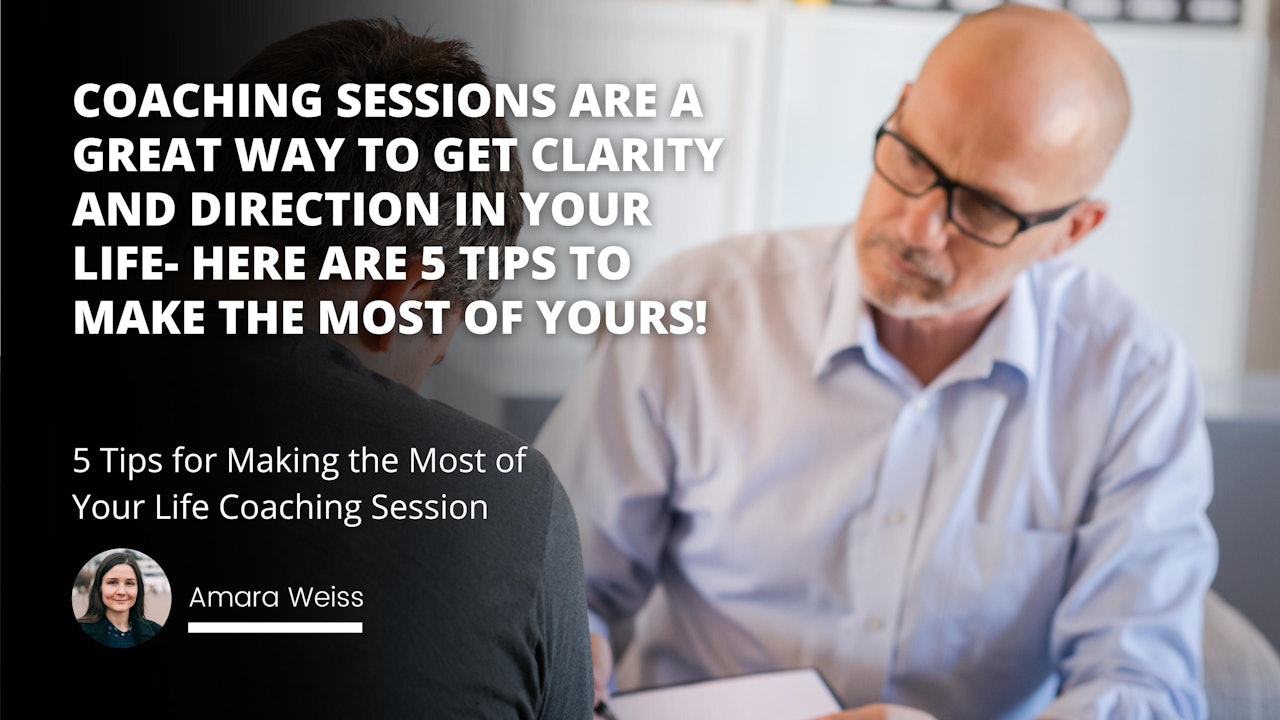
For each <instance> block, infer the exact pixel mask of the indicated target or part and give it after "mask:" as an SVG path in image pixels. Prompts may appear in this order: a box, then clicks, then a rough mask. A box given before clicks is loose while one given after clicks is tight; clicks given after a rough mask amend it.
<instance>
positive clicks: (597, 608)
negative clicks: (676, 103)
mask: <svg viewBox="0 0 1280 720" xmlns="http://www.w3.org/2000/svg"><path fill="white" fill-rule="evenodd" d="M661 344H662V340H660V339H654V338H633V337H630V336H609V337H605V338H604V339H603V340H602V341H601V344H600V346H599V347H598V348H597V349H596V352H595V354H594V356H593V357H592V359H591V362H590V363H589V365H588V367H587V370H586V372H585V373H584V375H583V377H582V378H581V379H580V381H579V382H578V384H577V386H576V387H575V388H574V389H573V390H572V391H571V392H570V393H569V394H568V395H566V396H565V398H564V399H563V400H561V402H560V404H559V405H558V406H557V407H556V409H555V411H554V412H553V413H552V415H551V417H550V418H549V419H548V421H547V424H546V425H545V426H544V427H543V430H542V432H541V433H540V434H539V436H538V439H537V441H536V443H535V444H536V445H537V447H538V448H539V450H541V451H542V452H543V454H545V455H546V456H547V458H548V459H549V460H550V461H551V464H552V466H553V467H555V469H556V472H557V473H559V474H560V477H561V478H562V479H563V481H564V484H565V488H566V490H567V491H568V493H569V497H570V498H571V499H572V501H573V505H574V511H575V512H576V514H577V517H578V531H579V536H580V537H581V539H582V552H583V563H584V570H585V574H586V585H587V606H588V608H589V610H590V615H591V618H590V621H591V631H592V632H596V633H601V634H604V635H605V636H606V637H608V636H609V633H608V626H609V625H612V624H616V623H619V622H622V621H625V620H629V619H630V618H631V617H632V616H633V615H634V614H635V613H636V612H637V611H638V610H639V608H640V606H641V605H643V603H644V601H645V599H646V598H647V597H648V595H649V592H650V591H651V590H652V588H653V586H654V584H655V583H656V582H657V578H658V568H659V563H660V559H661V556H662V553H663V551H664V548H665V546H666V543H667V539H668V535H669V534H670V530H671V525H672V521H671V513H670V503H669V500H668V493H669V487H670V476H671V468H672V462H673V460H672V452H671V448H670V445H669V443H668V442H667V441H666V438H665V435H664V432H663V430H662V427H661V422H660V415H661V409H660V407H659V398H658V397H657V395H656V394H655V392H654V388H653V387H652V385H651V384H649V381H650V374H651V370H652V367H653V364H654V360H653V357H654V355H655V350H654V347H655V346H657V345H661Z"/></svg>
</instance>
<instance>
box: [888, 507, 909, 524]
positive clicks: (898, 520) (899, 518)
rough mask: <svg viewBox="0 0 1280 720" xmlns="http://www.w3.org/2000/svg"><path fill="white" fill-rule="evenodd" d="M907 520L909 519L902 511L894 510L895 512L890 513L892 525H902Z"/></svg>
mask: <svg viewBox="0 0 1280 720" xmlns="http://www.w3.org/2000/svg"><path fill="white" fill-rule="evenodd" d="M906 519H907V514H906V513H904V512H902V511H901V510H894V511H893V512H891V513H889V524H890V525H901V524H902V522H903V521H904V520H906Z"/></svg>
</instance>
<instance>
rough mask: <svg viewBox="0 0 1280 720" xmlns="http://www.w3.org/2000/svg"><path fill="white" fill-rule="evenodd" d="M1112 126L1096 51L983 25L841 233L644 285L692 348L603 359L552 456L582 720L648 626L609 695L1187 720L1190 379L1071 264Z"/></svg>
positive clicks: (802, 237) (547, 442)
mask: <svg viewBox="0 0 1280 720" xmlns="http://www.w3.org/2000/svg"><path fill="white" fill-rule="evenodd" d="M1128 115H1129V103H1128V95H1127V91H1126V89H1125V84H1124V80H1123V78H1122V76H1121V74H1120V71H1119V69H1118V68H1117V66H1116V64H1115V62H1114V60H1113V59H1112V58H1111V56H1110V55H1109V54H1108V53H1107V51H1106V50H1105V49H1104V48H1103V47H1102V46H1101V45H1100V44H1099V42H1098V40H1097V39H1096V38H1095V37H1094V35H1093V33H1092V32H1091V30H1090V29H1089V27H1088V26H1087V25H1086V24H1084V23H1083V22H1081V21H1079V20H1077V19H1075V18H1074V17H1072V16H1070V15H1067V14H1065V13H1062V12H1055V11H1048V10H1042V9H1036V8H1032V7H1027V6H1017V5H1006V6H1002V7H1000V8H997V9H995V10H991V11H988V12H985V13H982V14H979V15H975V16H971V17H969V18H967V19H965V20H963V21H962V22H960V23H959V24H958V25H957V26H956V28H955V29H954V30H953V31H952V32H951V33H950V34H949V35H948V36H947V37H946V38H945V39H944V40H942V42H940V43H939V44H938V46H937V47H936V48H935V49H934V51H933V52H932V53H931V54H930V55H929V57H928V59H927V61H926V62H925V64H924V66H923V68H922V69H921V71H920V73H919V75H918V78H917V80H916V81H915V82H914V83H910V84H908V85H907V86H906V87H904V88H903V90H902V92H901V95H900V96H899V98H898V99H897V104H896V107H895V108H894V109H893V111H892V113H891V114H890V115H889V117H888V119H887V120H886V121H885V123H884V124H883V126H882V127H881V128H880V130H879V131H878V132H877V133H876V136H875V138H874V159H875V172H874V174H873V175H872V177H871V178H870V182H869V184H868V187H867V190H866V195H865V196H864V198H863V202H862V206H861V209H860V211H859V213H858V215H857V218H856V220H855V221H854V222H852V223H851V224H850V225H848V226H845V227H841V228H818V229H812V230H805V231H798V232H786V233H767V234H760V235H755V236H750V237H743V238H735V239H731V240H728V241H724V242H721V243H719V244H716V245H713V246H710V247H707V248H702V249H698V250H695V251H693V252H690V253H687V254H685V255H683V256H681V257H679V258H677V259H675V260H674V261H673V262H671V263H670V264H668V265H666V266H664V267H662V268H660V269H659V270H658V271H657V272H656V273H655V274H654V275H653V277H652V279H651V280H650V282H649V283H648V285H647V286H646V287H645V289H644V290H643V291H642V294H643V295H646V296H650V297H669V298H697V299H705V300H706V301H707V305H708V308H709V311H708V315H709V316H710V317H709V320H711V319H713V320H714V321H713V322H709V323H708V328H707V332H706V334H705V335H688V336H681V337H645V336H627V337H612V338H607V339H606V340H605V341H604V342H602V343H601V345H600V346H599V348H598V350H597V352H596V354H595V355H594V357H593V359H592V361H591V364H590V366H589V368H588V371H587V373H586V374H585V376H584V377H583V379H582V381H581V383H580V385H579V386H578V387H577V388H575V389H574V390H573V391H572V392H571V393H570V394H569V395H568V396H566V398H565V399H564V400H563V401H562V402H561V403H560V405H559V406H558V407H557V409H556V410H555V412H554V413H553V415H552V417H551V418H550V420H549V421H548V423H547V426H546V427H545V428H544V431H543V433H542V435H541V436H540V438H539V441H538V445H539V446H540V447H541V449H542V450H543V451H544V452H545V453H546V455H547V456H548V457H549V458H550V460H551V461H552V464H553V466H554V467H555V468H556V470H557V472H558V473H559V474H560V475H561V477H562V478H563V480H564V482H565V484H566V486H567V488H568V489H569V491H570V495H571V497H572V499H573V501H574V506H575V510H576V511H577V515H578V519H579V530H580V532H581V535H582V541H583V550H584V553H585V561H586V575H587V584H588V605H589V608H590V612H591V623H592V628H593V632H594V633H595V636H594V637H593V655H594V661H595V666H596V676H597V677H596V680H597V695H598V696H606V695H607V694H608V693H609V692H610V681H609V678H610V676H611V675H612V674H613V670H614V663H613V652H612V649H611V642H610V640H611V638H610V636H609V633H610V632H611V630H612V629H614V628H617V627H619V626H621V625H626V624H627V622H628V621H630V620H632V619H634V627H633V629H634V637H633V639H632V640H631V642H630V644H629V646H628V647H627V649H626V651H625V653H624V654H623V655H622V656H621V659H620V662H619V663H618V665H617V674H616V678H615V679H614V682H615V683H616V684H615V685H614V687H616V688H619V689H627V688H633V687H643V686H651V685H665V684H670V683H678V682H685V681H691V680H698V679H703V678H710V677H717V676H726V675H738V674H743V673H750V672H757V671H764V670H772V669H777V668H789V667H804V666H814V667H817V668H818V669H820V670H821V672H822V674H823V676H824V677H825V678H826V679H827V681H828V682H829V683H830V685H831V687H832V689H833V690H834V691H835V692H836V694H837V696H838V697H839V699H840V700H841V702H842V703H843V706H844V707H848V708H851V710H850V711H848V712H847V713H845V714H844V715H843V716H842V717H843V718H846V719H848V720H865V719H874V718H883V717H889V718H893V717H902V718H908V717H911V718H917V717H924V718H927V717H930V716H933V717H936V718H939V719H940V720H965V719H969V718H972V719H974V720H1013V719H1017V718H1033V717H1045V718H1063V719H1074V718H1100V717H1106V718H1133V719H1134V720H1137V719H1138V718H1202V717H1204V716H1205V714H1206V708H1205V700H1204V694H1203V690H1202V688H1201V649H1200V633H1201V622H1202V601H1203V597H1204V593H1205V591H1206V589H1207V588H1208V586H1209V583H1210V581H1211V579H1212V577H1213V574H1214V571H1215V569H1216V563H1217V546H1216V542H1215V539H1214V535H1213V532H1212V530H1211V528H1210V526H1209V524H1208V522H1207V520H1206V518H1205V508H1206V505H1207V504H1208V501H1209V498H1210V494H1211V491H1212V476H1211V472H1212V471H1211V465H1210V457H1209V448H1208V441H1207V435H1206V432H1205V426H1204V422H1203V419H1202V413H1201V399H1200V394H1199V390H1198V383H1197V379H1196V376H1195V373H1194V370H1193V368H1192V366H1191V363H1190V360H1189V358H1188V356H1187V353H1186V351H1185V349H1184V348H1183V347H1182V346H1181V345H1180V344H1179V342H1178V341H1177V340H1176V339H1174V338H1173V337H1172V336H1171V335H1170V333H1169V332H1168V331H1167V330H1166V329H1164V328H1163V327H1161V326H1159V325H1158V324H1156V323H1155V322H1153V321H1152V320H1151V319H1150V318H1149V316H1147V315H1146V314H1145V313H1144V312H1143V311H1142V310H1140V309H1139V308H1138V307H1136V306H1135V305H1134V303H1133V302H1131V301H1130V300H1129V299H1127V298H1126V297H1125V296H1124V295H1122V294H1121V293H1120V292H1118V291H1117V290H1115V289H1114V288H1113V287H1112V286H1110V285H1109V284H1108V283H1107V282H1106V281H1104V280H1103V279H1102V278H1100V277H1098V276H1097V275H1095V274H1094V273H1092V272H1090V271H1088V270H1086V269H1084V268H1082V267H1080V266H1078V265H1075V264H1073V263H1072V262H1070V261H1069V260H1067V259H1064V258H1063V257H1062V253H1063V252H1064V251H1066V250H1068V249H1069V248H1071V247H1072V246H1074V245H1075V244H1076V243H1078V242H1080V241H1081V240H1082V239H1083V238H1084V237H1086V236H1087V235H1088V234H1089V233H1090V231H1092V230H1093V229H1094V228H1095V227H1097V226H1098V224H1099V223H1100V222H1101V221H1102V220H1103V218H1104V217H1105V215H1106V213H1107V205H1106V203H1105V202H1104V201H1102V200H1100V199H1096V198H1094V197H1092V195H1091V193H1092V191H1093V189H1094V187H1095V186H1096V184H1097V183H1098V182H1099V180H1100V178H1101V176H1102V174H1103V172H1104V171H1105V169H1106V167H1107V165H1108V164H1109V162H1110V160H1111V157H1112V155H1113V154H1114V152H1115V150H1116V148H1117V146H1118V145H1119V143H1120V141H1121V138H1122V136H1123V134H1124V131H1125V126H1126V124H1127V122H1128ZM868 140H871V139H870V138H868ZM612 640H614V641H619V640H620V638H612ZM612 644H614V645H616V646H617V647H619V648H620V647H621V646H622V643H621V642H615V643H612ZM907 708H911V710H908V709H907ZM913 713H914V714H913Z"/></svg>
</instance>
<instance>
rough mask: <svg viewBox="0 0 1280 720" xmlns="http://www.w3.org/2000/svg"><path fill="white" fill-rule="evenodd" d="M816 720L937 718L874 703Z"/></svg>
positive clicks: (908, 719)
mask: <svg viewBox="0 0 1280 720" xmlns="http://www.w3.org/2000/svg"><path fill="white" fill-rule="evenodd" d="M816 720H937V718H935V717H934V716H932V715H930V714H929V713H927V712H924V711H923V710H915V709H913V708H909V707H904V706H902V705H888V704H886V703H876V704H875V705H863V706H862V707H860V708H854V709H852V710H842V711H840V712H838V713H834V714H831V715H823V716H822V717H820V718H816Z"/></svg>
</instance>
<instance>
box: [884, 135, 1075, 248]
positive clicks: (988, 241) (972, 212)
mask: <svg viewBox="0 0 1280 720" xmlns="http://www.w3.org/2000/svg"><path fill="white" fill-rule="evenodd" d="M888 124H889V123H888V121H886V122H885V124H884V125H881V126H880V129H879V130H877V131H876V145H875V150H874V152H873V154H872V162H873V163H874V164H875V168H876V172H877V173H878V174H879V175H880V177H881V178H883V179H884V181H885V182H887V183H889V185H890V186H892V187H893V189H895V190H897V191H898V192H900V193H902V194H903V195H906V196H907V197H912V198H918V197H921V196H923V195H924V194H925V193H928V192H929V191H931V190H933V189H934V188H937V187H940V188H942V189H943V191H944V192H946V194H947V218H948V219H949V220H950V221H951V222H952V223H953V224H954V225H955V226H956V228H958V229H959V230H960V232H962V233H964V234H965V235H967V236H969V237H971V238H973V239H974V240H977V241H978V242H980V243H982V244H984V245H990V246H992V247H998V248H1002V247H1007V246H1008V245H1009V243H1011V242H1013V239H1014V238H1015V237H1017V235H1018V233H1020V232H1022V231H1023V230H1026V229H1028V228H1033V227H1035V226H1036V225H1042V224H1044V223H1048V222H1053V221H1054V220H1057V219H1058V218H1060V217H1062V216H1063V215H1066V214H1067V212H1068V211H1069V210H1071V209H1072V208H1074V207H1075V206H1076V205H1078V204H1080V200H1077V201H1075V202H1073V203H1071V204H1070V205H1066V206H1063V207H1060V208H1058V209H1056V210H1046V211H1044V212H1038V213H1031V214H1022V213H1018V212H1014V211H1013V210H1011V209H1010V208H1009V207H1008V206H1006V205H1004V204H1003V203H1001V202H1000V201H999V200H996V199H995V198H993V197H991V196H990V195H988V194H986V193H984V192H982V191H981V190H975V189H974V188H971V187H969V186H968V185H962V184H960V183H958V182H956V181H955V180H952V179H951V178H949V177H947V176H946V175H943V174H942V171H941V170H939V169H938V166H937V165H934V164H933V161H932V160H930V159H929V158H928V157H926V156H925V154H924V153H922V152H920V151H919V150H917V149H916V148H915V147H914V146H913V145H912V144H911V143H909V142H907V141H906V140H904V139H902V136H900V135H898V134H897V133H895V132H894V131H892V130H890V129H889V128H888V127H887V126H888Z"/></svg>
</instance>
